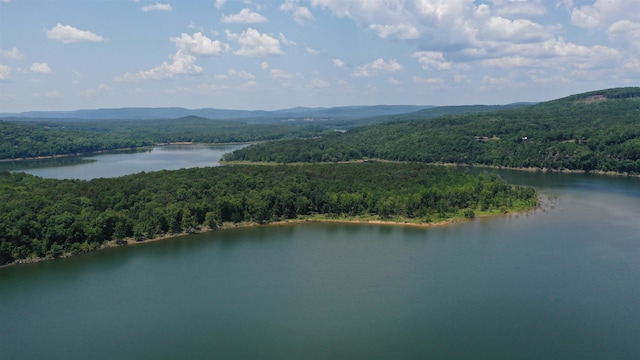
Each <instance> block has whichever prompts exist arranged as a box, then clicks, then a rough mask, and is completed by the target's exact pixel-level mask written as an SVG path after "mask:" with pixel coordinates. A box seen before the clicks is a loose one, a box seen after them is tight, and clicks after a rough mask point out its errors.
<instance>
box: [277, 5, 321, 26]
mask: <svg viewBox="0 0 640 360" xmlns="http://www.w3.org/2000/svg"><path fill="white" fill-rule="evenodd" d="M280 10H281V11H284V12H286V13H291V17H292V18H293V20H294V21H295V22H297V23H298V24H300V25H305V24H309V23H311V22H313V21H314V20H315V17H314V16H313V14H312V13H311V11H310V10H309V8H307V7H306V6H299V5H298V1H295V0H286V1H285V2H284V3H282V4H281V5H280Z"/></svg>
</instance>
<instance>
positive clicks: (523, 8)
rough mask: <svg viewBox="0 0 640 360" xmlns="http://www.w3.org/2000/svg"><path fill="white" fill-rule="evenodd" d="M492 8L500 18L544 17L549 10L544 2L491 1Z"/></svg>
mask: <svg viewBox="0 0 640 360" xmlns="http://www.w3.org/2000/svg"><path fill="white" fill-rule="evenodd" d="M491 3H492V8H493V9H494V12H495V13H496V14H497V15H500V16H508V17H513V16H524V17H533V16H543V15H546V14H547V8H546V7H545V5H544V3H543V2H542V0H528V1H525V0H491Z"/></svg>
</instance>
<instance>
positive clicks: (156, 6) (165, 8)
mask: <svg viewBox="0 0 640 360" xmlns="http://www.w3.org/2000/svg"><path fill="white" fill-rule="evenodd" d="M141 9H142V11H144V12H149V11H171V10H173V8H172V7H171V5H170V4H161V3H155V4H152V5H145V6H143V7H142V8H141Z"/></svg>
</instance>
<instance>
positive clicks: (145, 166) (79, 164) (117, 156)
mask: <svg viewBox="0 0 640 360" xmlns="http://www.w3.org/2000/svg"><path fill="white" fill-rule="evenodd" d="M245 146H247V145H244V144H241V145H240V144H225V145H204V144H194V145H164V146H155V147H153V148H150V149H145V150H130V151H119V152H113V153H105V154H95V155H84V156H70V157H61V158H55V159H43V160H29V161H16V162H4V163H2V162H0V170H9V171H24V172H26V173H29V174H33V175H37V176H41V177H44V178H53V179H82V180H90V179H95V178H101V177H116V176H123V175H128V174H134V173H138V172H142V171H145V172H149V171H158V170H178V169H181V168H190V167H206V166H218V161H220V159H221V158H222V155H224V154H225V153H228V152H232V151H234V150H236V149H240V148H242V147H245Z"/></svg>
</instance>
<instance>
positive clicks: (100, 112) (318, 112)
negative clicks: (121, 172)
mask: <svg viewBox="0 0 640 360" xmlns="http://www.w3.org/2000/svg"><path fill="white" fill-rule="evenodd" d="M432 107H433V106H430V105H423V106H420V105H374V106H344V107H332V108H321V107H319V108H309V107H296V108H291V109H282V110H273V111H266V110H227V109H213V108H203V109H186V108H182V107H164V108H143V107H128V108H109V109H85V110H74V111H28V112H21V113H0V118H11V119H15V120H19V119H65V120H158V119H176V118H181V117H186V116H198V117H202V118H206V119H211V120H239V119H255V120H258V119H274V118H279V119H282V120H286V119H287V118H296V119H301V118H315V119H319V118H326V119H329V120H345V119H357V118H363V117H370V116H385V115H399V114H406V113H411V112H415V111H419V110H423V109H428V108H432Z"/></svg>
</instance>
